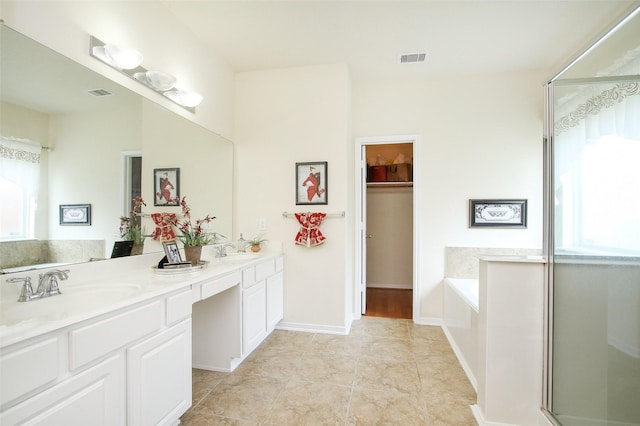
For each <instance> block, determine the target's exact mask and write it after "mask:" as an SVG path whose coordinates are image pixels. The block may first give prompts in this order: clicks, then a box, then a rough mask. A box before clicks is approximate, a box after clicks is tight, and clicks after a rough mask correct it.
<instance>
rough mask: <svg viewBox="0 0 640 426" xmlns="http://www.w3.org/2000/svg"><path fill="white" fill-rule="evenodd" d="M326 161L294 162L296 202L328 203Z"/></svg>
mask: <svg viewBox="0 0 640 426" xmlns="http://www.w3.org/2000/svg"><path fill="white" fill-rule="evenodd" d="M327 196H328V186H327V162H326V161H315V162H309V163H296V204H297V205H304V204H328V197H327Z"/></svg>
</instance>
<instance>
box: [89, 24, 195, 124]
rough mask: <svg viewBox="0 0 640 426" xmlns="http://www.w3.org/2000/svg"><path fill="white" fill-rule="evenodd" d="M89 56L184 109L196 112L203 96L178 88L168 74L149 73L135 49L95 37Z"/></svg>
mask: <svg viewBox="0 0 640 426" xmlns="http://www.w3.org/2000/svg"><path fill="white" fill-rule="evenodd" d="M89 54H90V55H91V56H93V57H94V58H96V59H98V60H100V61H101V62H104V63H105V64H107V65H109V66H110V67H112V68H115V69H117V70H118V71H120V72H121V73H123V74H125V75H126V76H128V77H131V78H132V79H134V80H136V81H137V82H139V83H142V84H144V85H145V86H147V87H149V88H151V89H152V90H153V91H155V92H158V93H160V94H162V95H164V96H165V97H166V98H167V99H169V100H171V101H173V102H174V103H176V104H177V105H180V106H181V107H183V108H184V109H186V110H188V111H191V112H195V107H196V106H197V105H200V103H201V102H202V99H203V98H202V95H200V94H199V93H196V92H190V91H187V90H180V89H178V88H176V83H177V82H176V78H175V77H174V76H173V75H171V74H169V73H166V72H162V71H149V70H147V69H145V68H143V67H141V66H140V64H141V63H142V58H143V56H142V54H141V53H140V52H138V51H136V50H134V49H127V48H123V47H121V46H116V45H111V44H106V43H103V42H102V41H100V40H99V39H97V38H96V37H94V36H90V38H89Z"/></svg>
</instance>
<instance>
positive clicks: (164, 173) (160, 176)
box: [153, 168, 180, 206]
mask: <svg viewBox="0 0 640 426" xmlns="http://www.w3.org/2000/svg"><path fill="white" fill-rule="evenodd" d="M153 193H154V194H155V195H154V197H153V205H154V206H178V205H180V169H179V168H171V169H153Z"/></svg>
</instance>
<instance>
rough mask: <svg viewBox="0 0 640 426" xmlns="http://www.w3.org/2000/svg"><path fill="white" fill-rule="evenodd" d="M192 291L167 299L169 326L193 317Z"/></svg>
mask: <svg viewBox="0 0 640 426" xmlns="http://www.w3.org/2000/svg"><path fill="white" fill-rule="evenodd" d="M191 297H192V296H191V289H189V290H186V291H183V292H181V293H178V294H175V295H173V296H169V297H167V324H168V325H169V324H173V323H174V322H176V321H180V320H181V319H183V318H186V317H188V316H190V315H191V306H192V303H193V302H192V300H191Z"/></svg>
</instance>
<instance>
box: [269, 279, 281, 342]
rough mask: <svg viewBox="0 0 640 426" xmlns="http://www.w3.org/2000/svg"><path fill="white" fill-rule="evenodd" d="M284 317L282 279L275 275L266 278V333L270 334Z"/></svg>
mask: <svg viewBox="0 0 640 426" xmlns="http://www.w3.org/2000/svg"><path fill="white" fill-rule="evenodd" d="M283 316H284V278H283V273H282V271H281V270H280V272H278V273H276V274H275V275H273V276H271V277H269V278H267V332H268V333H270V332H272V331H273V329H274V328H275V327H276V324H278V323H279V322H280V320H281V319H282V317H283Z"/></svg>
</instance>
